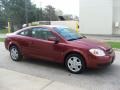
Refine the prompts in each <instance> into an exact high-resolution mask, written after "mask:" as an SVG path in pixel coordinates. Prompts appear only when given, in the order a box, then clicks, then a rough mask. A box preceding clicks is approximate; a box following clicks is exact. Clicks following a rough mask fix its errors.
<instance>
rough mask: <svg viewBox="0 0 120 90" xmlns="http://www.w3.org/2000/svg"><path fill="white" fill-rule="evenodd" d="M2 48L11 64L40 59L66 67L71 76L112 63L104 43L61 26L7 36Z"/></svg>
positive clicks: (23, 31)
mask: <svg viewBox="0 0 120 90" xmlns="http://www.w3.org/2000/svg"><path fill="white" fill-rule="evenodd" d="M5 47H6V49H8V50H9V51H10V56H11V58H12V60H14V61H19V60H22V58H23V57H31V58H39V59H43V60H49V61H53V62H58V63H62V64H65V65H66V67H67V69H68V70H69V71H70V72H72V73H81V72H82V71H84V70H85V68H99V67H102V66H107V65H110V64H112V63H113V61H114V58H115V53H114V51H113V49H112V48H111V46H109V45H108V44H106V43H103V42H100V41H96V40H92V39H88V38H86V37H83V36H82V35H80V34H78V33H76V32H74V31H73V30H71V29H69V28H68V27H64V26H52V25H45V26H34V27H27V28H23V29H21V30H18V31H16V32H14V33H11V34H8V35H7V36H6V39H5Z"/></svg>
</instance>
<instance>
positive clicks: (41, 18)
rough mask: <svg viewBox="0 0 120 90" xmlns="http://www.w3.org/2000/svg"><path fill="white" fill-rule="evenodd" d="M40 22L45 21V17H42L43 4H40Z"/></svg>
mask: <svg viewBox="0 0 120 90" xmlns="http://www.w3.org/2000/svg"><path fill="white" fill-rule="evenodd" d="M39 20H40V21H42V20H43V16H42V2H40V19H39Z"/></svg>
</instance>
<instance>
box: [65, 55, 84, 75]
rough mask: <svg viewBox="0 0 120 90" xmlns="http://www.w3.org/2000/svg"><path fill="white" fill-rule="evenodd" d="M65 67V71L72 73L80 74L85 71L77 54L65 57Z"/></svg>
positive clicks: (82, 62) (82, 60)
mask: <svg viewBox="0 0 120 90" xmlns="http://www.w3.org/2000/svg"><path fill="white" fill-rule="evenodd" d="M65 65H66V67H67V69H68V70H69V71H70V72H72V73H75V74H77V73H81V72H83V71H84V70H85V63H84V59H83V58H82V56H80V55H79V54H70V55H68V56H67V58H66V61H65Z"/></svg>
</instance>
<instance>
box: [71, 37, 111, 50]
mask: <svg viewBox="0 0 120 90" xmlns="http://www.w3.org/2000/svg"><path fill="white" fill-rule="evenodd" d="M71 42H72V43H73V44H75V45H77V46H81V45H82V46H87V47H88V48H101V49H103V50H108V49H110V48H111V46H110V45H108V44H107V43H105V42H102V41H98V40H94V39H88V38H83V39H78V40H74V41H71Z"/></svg>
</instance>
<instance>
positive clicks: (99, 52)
mask: <svg viewBox="0 0 120 90" xmlns="http://www.w3.org/2000/svg"><path fill="white" fill-rule="evenodd" d="M89 52H90V53H92V54H93V55H95V56H105V52H104V51H103V50H101V49H90V50H89Z"/></svg>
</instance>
